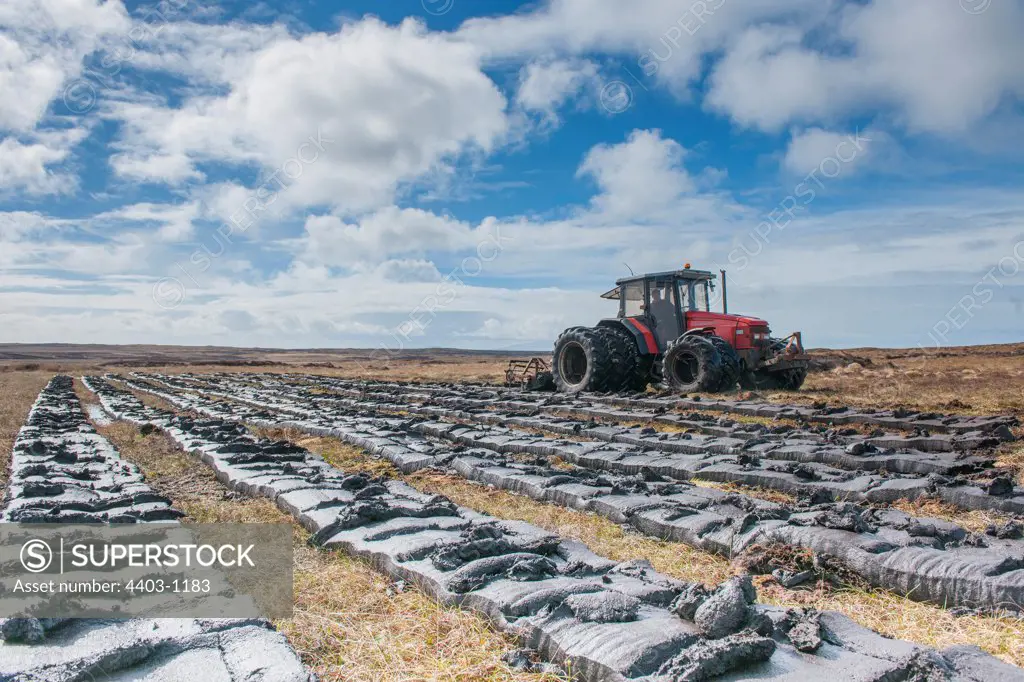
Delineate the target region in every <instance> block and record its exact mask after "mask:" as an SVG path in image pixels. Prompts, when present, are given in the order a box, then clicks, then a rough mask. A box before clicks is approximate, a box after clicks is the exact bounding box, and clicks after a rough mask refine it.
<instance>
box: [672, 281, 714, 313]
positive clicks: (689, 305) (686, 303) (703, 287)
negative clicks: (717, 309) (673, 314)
mask: <svg viewBox="0 0 1024 682" xmlns="http://www.w3.org/2000/svg"><path fill="white" fill-rule="evenodd" d="M678 289H679V302H680V305H681V307H682V309H683V312H684V313H685V312H686V311H688V310H703V311H705V312H707V311H710V310H711V296H710V292H708V282H707V280H704V281H694V280H692V279H681V280H679V282H678Z"/></svg>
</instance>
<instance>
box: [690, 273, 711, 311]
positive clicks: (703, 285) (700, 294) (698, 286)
mask: <svg viewBox="0 0 1024 682" xmlns="http://www.w3.org/2000/svg"><path fill="white" fill-rule="evenodd" d="M693 290H694V294H696V295H695V296H694V298H695V301H694V304H695V305H696V309H697V310H703V311H705V312H709V311H710V310H711V296H710V295H709V292H708V281H707V280H704V281H703V282H694V283H693Z"/></svg>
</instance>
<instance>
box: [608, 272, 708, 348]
mask: <svg viewBox="0 0 1024 682" xmlns="http://www.w3.org/2000/svg"><path fill="white" fill-rule="evenodd" d="M715 277H716V275H713V274H712V273H710V272H708V271H707V270H691V269H690V266H689V264H687V265H686V267H685V268H684V269H682V270H674V271H670V272H656V273H651V274H647V275H639V276H634V277H624V278H622V279H619V280H616V282H615V288H614V289H612V290H611V291H607V292H605V293H603V294H601V298H606V299H610V300H617V301H619V314H618V318H619V319H625V318H628V319H630V320H633V321H637V322H640V323H641V324H643V325H644V326H646V327H647V328H648V329H649V330H650V331H651V333H652V335H653V336H654V338H655V342H656V344H657V346H658V348H665V347H666V346H667V345H668V344H669V342H671V341H672V340H674V339H676V338H677V337H679V336H680V335H681V334H683V332H685V331H687V330H688V329H690V328H691V326H692V325H691V324H690V323H689V322H690V320H696V319H700V318H703V317H706V316H707V315H708V314H711V295H712V292H713V291H714V287H715V285H714V280H715ZM691 313H704V314H705V315H703V316H701V315H692V314H691ZM704 321H706V320H704Z"/></svg>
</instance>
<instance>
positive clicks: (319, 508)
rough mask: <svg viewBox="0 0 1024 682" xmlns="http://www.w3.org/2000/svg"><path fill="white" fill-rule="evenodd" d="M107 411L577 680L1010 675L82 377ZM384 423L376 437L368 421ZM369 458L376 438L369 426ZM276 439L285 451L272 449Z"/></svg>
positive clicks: (745, 583)
mask: <svg viewBox="0 0 1024 682" xmlns="http://www.w3.org/2000/svg"><path fill="white" fill-rule="evenodd" d="M89 385H90V386H91V387H93V388H94V389H95V390H96V391H97V392H98V393H99V394H100V395H101V396H102V397H103V404H104V406H105V407H106V408H107V409H110V410H112V411H113V412H114V414H115V416H121V415H122V414H123V415H124V416H125V418H128V419H131V420H132V421H141V420H144V421H146V422H150V423H154V424H159V425H160V426H161V427H162V428H164V429H165V430H166V431H167V433H168V434H170V435H171V437H172V438H174V439H175V440H176V441H177V442H179V443H180V444H181V445H182V446H183V447H184V448H186V449H187V450H189V451H190V452H193V453H195V454H196V455H197V456H199V457H200V458H201V459H202V460H203V461H204V462H206V463H207V464H209V465H210V466H211V467H213V468H214V469H215V470H216V471H217V473H218V478H220V479H221V480H223V481H225V482H226V483H227V485H228V486H229V487H232V488H234V489H236V490H239V491H241V492H245V493H248V494H261V495H266V496H268V497H270V498H272V499H274V501H275V502H276V504H277V505H278V506H279V507H281V508H282V509H283V510H285V511H288V512H289V513H291V514H293V515H294V516H295V518H297V519H298V520H299V522H300V523H302V524H303V525H304V526H305V527H306V528H308V529H309V530H310V531H311V532H312V533H314V539H315V541H317V542H320V543H322V544H323V545H325V546H327V547H331V548H337V549H340V550H342V551H345V552H347V553H349V554H351V555H353V556H358V557H362V558H364V559H366V560H368V561H370V562H371V563H372V564H373V565H374V566H376V567H377V568H378V569H379V570H381V571H383V572H385V573H387V574H389V575H390V576H393V577H395V578H399V579H402V580H406V581H410V582H412V583H413V584H416V585H418V586H419V587H420V588H421V589H423V590H424V591H426V592H427V593H429V594H431V595H432V596H434V597H435V598H436V599H438V600H439V601H441V602H444V603H451V604H457V605H460V606H462V607H465V608H470V609H474V610H476V611H479V612H481V613H483V614H486V615H487V616H488V617H489V618H490V619H491V620H492V621H493V622H494V623H495V624H496V625H497V626H498V627H500V628H502V629H504V630H506V631H509V632H512V633H514V634H516V635H518V636H519V637H520V638H521V639H522V641H523V642H524V643H525V644H526V645H527V646H528V647H530V648H532V649H535V650H537V651H539V652H540V653H541V654H542V655H543V656H544V657H545V658H547V659H548V660H554V661H557V662H559V663H562V664H565V665H567V667H568V666H571V668H572V670H573V672H574V673H575V674H576V675H577V676H578V677H579V678H580V679H583V680H602V681H619V680H644V681H647V682H681V681H683V680H704V679H711V678H720V679H723V680H742V679H753V678H756V679H764V680H793V681H795V680H812V679H814V680H817V679H827V678H831V679H836V680H863V681H869V680H877V681H878V682H881V681H882V680H909V679H911V678H914V676H920V675H929V674H934V675H944V676H945V677H946V679H949V680H976V681H978V682H981V681H982V680H991V679H996V676H1002V679H1006V680H1022V679H1024V671H1022V670H1021V669H1019V668H1016V667H1013V666H1009V665H1006V664H1004V663H1002V662H1000V661H998V660H997V659H994V658H993V657H991V656H988V655H986V654H984V653H982V652H980V651H979V650H978V649H976V648H971V647H954V648H951V649H947V650H944V651H941V652H940V651H934V650H929V649H927V648H924V647H920V646H916V645H912V644H909V643H906V642H900V641H894V640H890V639H887V638H884V637H881V636H879V635H877V634H876V633H873V632H871V631H870V630H867V629H865V628H861V627H860V626H857V625H856V624H854V623H853V622H852V621H850V620H849V619H847V618H845V617H843V616H841V615H839V614H835V613H831V612H823V613H816V612H811V611H804V610H794V609H780V608H776V607H768V606H763V605H758V604H756V603H755V594H754V590H753V587H752V585H751V583H750V581H749V577H748V578H736V579H733V580H730V581H728V582H726V583H724V584H723V585H721V586H719V587H718V588H716V589H713V590H709V589H707V588H705V587H704V586H702V585H699V584H693V583H682V582H680V581H676V580H673V579H670V578H667V577H665V576H662V575H660V574H658V573H657V572H655V571H654V570H653V569H651V568H650V566H649V564H647V563H646V562H642V561H634V562H625V563H615V562H612V561H609V560H606V559H603V558H601V557H599V556H597V555H595V554H593V553H592V552H590V551H589V550H587V549H586V547H585V546H583V545H581V544H580V543H577V542H573V541H566V540H563V539H561V538H559V537H557V536H554V535H552V534H550V533H547V532H545V531H543V530H541V529H538V528H536V527H534V526H531V525H530V524H526V523H523V522H513V521H500V520H497V519H494V518H492V517H489V516H486V515H483V514H479V513H477V512H473V511H471V510H468V509H465V508H462V507H458V506H457V505H455V504H453V503H452V502H451V501H449V500H447V499H446V498H444V497H442V496H439V495H427V494H423V493H420V492H418V491H416V490H415V489H413V488H412V487H410V486H408V485H406V484H405V483H402V482H400V481H394V480H384V479H370V478H368V477H366V476H365V475H362V474H357V475H346V474H344V473H343V472H341V471H339V470H337V469H331V468H330V467H329V466H328V465H326V463H324V462H323V460H321V459H320V458H318V457H316V456H315V455H312V454H311V453H309V452H307V451H304V450H301V448H296V447H295V446H290V447H288V448H284V446H283V445H282V444H281V443H276V442H272V441H267V440H261V439H257V438H255V437H253V436H251V435H250V434H248V433H247V432H246V431H245V428H244V427H243V426H241V425H240V424H238V423H233V422H226V421H224V420H220V419H203V420H196V419H190V418H186V417H180V416H177V415H173V414H171V413H168V412H164V411H161V410H155V409H153V408H149V407H146V406H144V405H142V404H141V402H139V401H138V400H137V399H135V398H134V397H132V396H130V395H128V394H126V393H124V392H122V391H118V390H117V389H114V388H113V387H112V386H110V385H109V384H107V383H106V382H103V381H101V380H90V381H89ZM382 433H386V432H382ZM378 438H379V440H380V442H381V443H382V444H381V445H378V446H376V447H375V448H374V450H375V451H377V452H378V453H380V454H383V452H382V451H383V450H384V449H386V447H387V445H384V444H383V443H386V442H388V441H389V439H388V438H387V436H386V435H380V436H379V437H378ZM282 449H285V451H286V452H285V453H282V452H281V450H282Z"/></svg>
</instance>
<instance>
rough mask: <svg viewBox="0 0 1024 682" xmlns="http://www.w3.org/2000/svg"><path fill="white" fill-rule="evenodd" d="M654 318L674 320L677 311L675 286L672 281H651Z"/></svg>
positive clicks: (652, 313) (651, 309)
mask: <svg viewBox="0 0 1024 682" xmlns="http://www.w3.org/2000/svg"><path fill="white" fill-rule="evenodd" d="M649 312H650V313H651V315H653V316H654V319H656V320H658V319H662V320H674V319H675V313H676V294H675V287H673V286H672V282H671V281H663V282H657V281H656V282H651V307H650V309H649Z"/></svg>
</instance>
